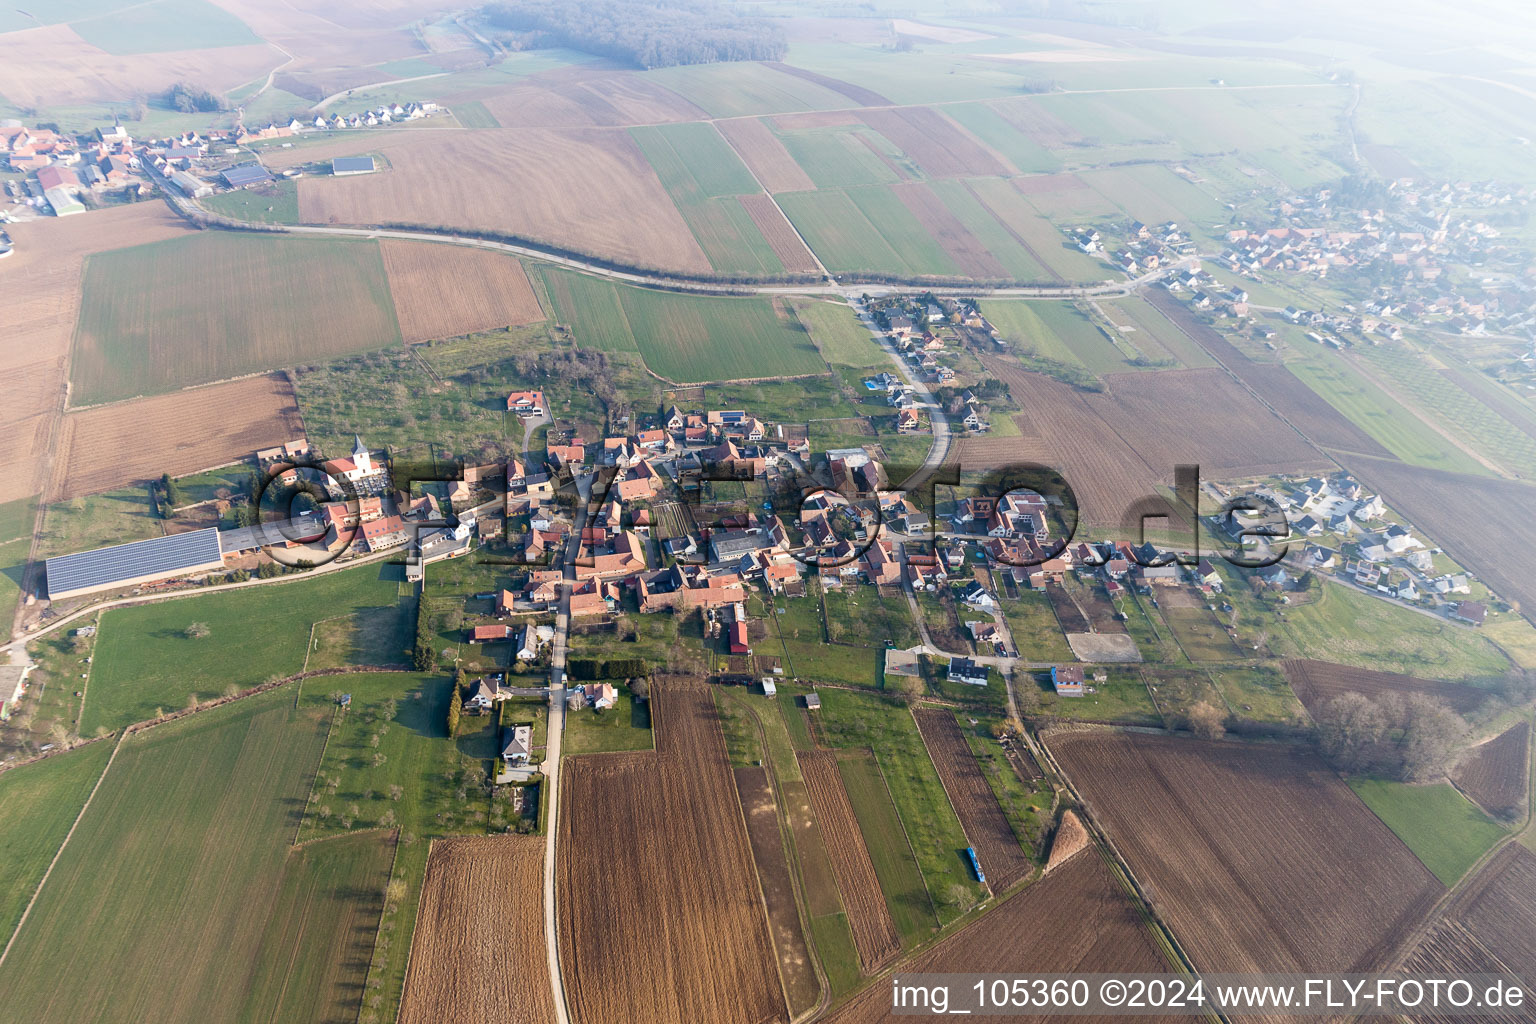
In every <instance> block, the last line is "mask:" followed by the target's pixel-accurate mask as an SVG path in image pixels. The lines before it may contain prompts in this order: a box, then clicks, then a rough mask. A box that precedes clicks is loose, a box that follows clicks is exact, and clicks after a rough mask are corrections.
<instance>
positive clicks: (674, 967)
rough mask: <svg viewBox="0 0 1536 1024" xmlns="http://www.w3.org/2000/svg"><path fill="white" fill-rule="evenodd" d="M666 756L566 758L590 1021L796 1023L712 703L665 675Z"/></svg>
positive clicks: (580, 988)
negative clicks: (778, 968)
mask: <svg viewBox="0 0 1536 1024" xmlns="http://www.w3.org/2000/svg"><path fill="white" fill-rule="evenodd" d="M653 694H654V695H653V696H652V698H651V699H652V702H653V705H654V706H653V708H652V716H653V718H652V720H653V721H654V722H655V723H656V748H657V749H656V751H655V752H654V753H649V752H646V753H635V754H597V755H589V756H585V757H572V758H568V759H567V760H566V761H565V762H564V764H563V766H562V769H561V772H562V776H563V777H562V781H561V800H562V807H561V812H560V817H559V822H560V823H559V828H560V836H559V845H560V848H561V849H562V850H564V851H565V852H564V853H563V854H562V855H561V857H560V862H559V863H558V864H557V865H556V871H557V884H558V887H559V888H558V892H559V897H558V908H559V913H560V956H561V967H562V973H563V976H564V978H565V983H566V987H567V992H568V997H569V1000H570V1007H571V1012H572V1015H573V1017H574V1019H575V1020H576V1021H578V1022H580V1024H671V1022H674V1021H711V1022H719V1024H761V1022H765V1021H783V1020H786V1019H787V1017H788V1014H787V1012H786V1010H785V1006H784V994H783V990H782V988H781V986H780V983H779V978H778V973H777V971H776V970H775V969H774V968H775V960H774V948H773V943H772V941H771V940H770V937H769V933H768V922H767V918H766V916H765V913H764V907H763V897H762V893H761V891H760V890H759V887H758V881H757V877H756V873H755V871H754V870H753V861H752V850H751V847H750V845H749V843H748V840H747V832H746V826H745V823H744V821H743V818H742V812H741V807H740V805H739V804H738V802H737V798H736V788H735V785H734V784H733V782H732V779H731V773H730V768H729V765H728V763H727V760H726V754H725V742H724V740H723V739H722V737H721V735H720V726H719V722H718V717H717V712H716V710H715V704H714V700H713V699H712V698H711V696H710V693H709V690H708V688H707V686H706V685H705V684H704V683H702V682H699V681H695V680H682V679H678V678H675V677H674V678H667V679H664V680H659V681H658V682H657V684H656V686H655V689H654V691H653Z"/></svg>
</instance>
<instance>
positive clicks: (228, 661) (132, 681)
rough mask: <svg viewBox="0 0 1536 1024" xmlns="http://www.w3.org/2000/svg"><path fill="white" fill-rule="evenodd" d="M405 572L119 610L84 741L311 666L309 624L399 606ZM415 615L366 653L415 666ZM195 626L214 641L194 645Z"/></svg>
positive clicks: (345, 576)
mask: <svg viewBox="0 0 1536 1024" xmlns="http://www.w3.org/2000/svg"><path fill="white" fill-rule="evenodd" d="M403 578H404V576H403V570H402V568H401V566H399V565H392V564H384V565H367V566H359V567H358V568H356V569H348V570H346V571H344V572H335V573H327V574H325V575H323V576H316V577H313V578H298V579H295V580H293V581H292V582H287V583H279V584H263V585H261V586H257V587H251V588H248V589H244V590H235V591H229V592H225V593H218V594H208V595H203V596H192V597H186V598H180V599H176V600H170V601H162V602H158V603H155V604H144V605H135V606H133V607H130V608H114V609H111V610H110V611H108V612H106V613H105V614H104V615H103V616H102V619H101V629H100V633H99V634H98V637H97V641H96V653H95V656H94V658H95V660H94V662H93V663H92V666H91V679H90V688H89V690H88V692H87V694H86V702H85V710H84V712H83V713H82V715H81V721H80V730H81V733H82V735H86V736H89V735H92V734H93V733H95V732H96V730H98V729H119V728H122V727H123V726H125V725H128V724H129V723H132V722H138V721H143V720H145V719H148V718H152V717H154V714H155V711H156V709H157V708H158V709H164V710H166V711H175V710H178V709H180V708H181V707H183V706H184V705H185V704H186V703H187V701H188V699H189V698H190V697H191V695H193V694H197V695H199V696H201V697H202V698H204V699H207V698H211V697H217V696H219V695H220V694H222V693H224V692H225V690H226V689H228V688H229V687H238V688H243V687H248V686H255V685H256V684H258V683H260V682H263V681H264V680H266V679H268V678H269V677H271V676H283V675H291V674H293V673H295V672H298V671H299V670H300V669H302V668H303V667H304V656H305V649H306V647H307V646H308V641H309V634H310V626H311V625H312V624H313V623H315V622H317V621H319V620H321V619H327V618H330V617H332V616H335V615H338V614H342V613H343V612H345V611H347V610H349V609H358V608H375V607H393V606H395V605H396V604H397V602H399V590H400V581H401V580H402V579H403ZM411 610H412V609H411V608H410V607H409V606H408V604H402V605H401V606H400V609H399V618H398V623H399V626H398V629H397V630H396V631H395V632H394V634H393V635H392V636H391V637H390V638H389V641H390V642H389V643H388V644H387V645H386V646H384V647H382V648H380V649H377V650H372V651H367V652H364V653H365V656H366V658H367V660H368V663H371V664H398V663H400V662H403V661H407V660H408V658H407V654H406V648H407V647H408V646H409V645H410V636H411V628H412V627H413V623H412V622H411V621H410V615H409V613H410V612H411ZM194 622H200V623H203V624H204V625H206V626H207V627H208V629H209V635H208V636H205V637H202V638H199V639H193V638H190V637H188V636H187V635H186V633H185V630H186V628H187V627H188V626H190V625H191V624H192V623H194Z"/></svg>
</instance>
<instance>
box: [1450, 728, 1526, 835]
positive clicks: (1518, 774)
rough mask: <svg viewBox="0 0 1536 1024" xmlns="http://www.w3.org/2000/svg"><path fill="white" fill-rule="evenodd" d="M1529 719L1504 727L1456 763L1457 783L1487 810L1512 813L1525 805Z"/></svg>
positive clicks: (1498, 813) (1505, 813)
mask: <svg viewBox="0 0 1536 1024" xmlns="http://www.w3.org/2000/svg"><path fill="white" fill-rule="evenodd" d="M1530 751H1531V723H1529V722H1521V723H1520V724H1519V725H1516V726H1513V727H1511V728H1509V729H1506V730H1504V731H1503V732H1501V733H1500V734H1499V735H1497V736H1495V737H1494V738H1493V739H1491V740H1489V741H1488V742H1487V743H1484V744H1482V745H1481V746H1479V747H1478V748H1477V749H1476V750H1474V751H1473V752H1472V754H1471V755H1470V756H1469V757H1468V758H1467V759H1466V760H1465V761H1463V762H1462V763H1461V764H1460V765H1458V766H1457V768H1456V772H1455V775H1454V778H1455V780H1456V785H1457V786H1459V787H1460V788H1461V791H1462V792H1463V793H1466V794H1467V795H1468V796H1470V797H1471V798H1472V799H1473V800H1476V801H1477V802H1478V803H1479V804H1481V805H1482V806H1483V808H1484V809H1486V810H1487V811H1489V812H1490V813H1493V814H1497V815H1509V816H1511V817H1512V816H1514V815H1516V814H1518V813H1519V811H1520V808H1521V807H1523V806H1525V786H1526V780H1527V779H1529V778H1530V774H1531V765H1530Z"/></svg>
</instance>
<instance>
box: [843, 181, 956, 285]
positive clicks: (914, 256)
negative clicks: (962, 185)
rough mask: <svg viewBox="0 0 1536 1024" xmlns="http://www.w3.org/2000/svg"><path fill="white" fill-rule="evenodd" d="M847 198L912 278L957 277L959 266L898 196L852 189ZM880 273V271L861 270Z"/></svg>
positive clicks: (867, 189)
mask: <svg viewBox="0 0 1536 1024" xmlns="http://www.w3.org/2000/svg"><path fill="white" fill-rule="evenodd" d="M847 195H848V198H849V199H851V200H853V204H854V205H855V206H857V207H858V208H859V212H860V213H862V214H863V215H864V217H865V219H866V220H868V221H869V223H870V224H871V225H873V226H874V229H875V230H876V231H878V232H879V233H880V237H882V238H884V239H885V241H886V244H888V245H889V246H890V247H891V250H892V251H893V252H895V253H896V254H897V256H899V257H900V258H901V261H902V263H903V264H904V265H905V269H906V271H907V272H908V273H911V274H919V275H922V274H939V275H958V274H960V273H961V270H960V265H959V264H957V263H956V262H955V261H954V260H953V259H951V258H950V256H949V254H948V253H946V252H945V251H944V247H943V246H941V245H940V244H939V243H938V242H937V241H936V240H935V239H934V237H933V235H932V234H931V233H930V232H929V230H928V229H927V228H926V227H924V226H923V224H922V222H921V221H919V220H918V219H917V217H916V216H914V215H913V213H912V211H911V210H909V209H907V207H906V204H905V203H903V202H902V201H901V199H900V197H899V196H897V195H896V193H895V192H892V191H891V190H890V189H888V188H851V189H849V190H848V192H847ZM862 269H866V270H878V269H881V268H878V267H866V268H862Z"/></svg>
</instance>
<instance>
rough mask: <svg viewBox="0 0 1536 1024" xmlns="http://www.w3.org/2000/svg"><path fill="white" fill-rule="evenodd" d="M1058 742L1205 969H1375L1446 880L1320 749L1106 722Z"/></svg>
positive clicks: (1051, 741) (1055, 749) (1065, 762)
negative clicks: (1119, 727)
mask: <svg viewBox="0 0 1536 1024" xmlns="http://www.w3.org/2000/svg"><path fill="white" fill-rule="evenodd" d="M1046 742H1047V745H1048V746H1049V747H1050V749H1051V752H1052V753H1053V754H1055V755H1056V757H1057V759H1058V760H1059V761H1060V762H1061V765H1062V768H1063V770H1065V771H1066V772H1067V774H1068V775H1069V776H1070V778H1071V779H1072V781H1073V783H1074V784H1075V785H1076V786H1077V788H1078V790H1079V792H1080V793H1081V794H1082V796H1083V799H1084V800H1085V801H1086V804H1087V807H1088V809H1089V811H1090V812H1091V813H1092V814H1094V815H1095V816H1096V817H1097V818H1098V820H1099V823H1100V824H1101V825H1103V827H1104V828H1105V829H1106V830H1107V831H1108V833H1109V835H1110V838H1111V839H1112V840H1113V841H1114V842H1115V843H1116V844H1117V845H1118V847H1119V849H1120V851H1121V853H1122V854H1123V855H1124V856H1125V858H1126V860H1127V861H1128V862H1129V864H1130V867H1131V870H1132V871H1134V872H1135V873H1136V874H1137V875H1138V876H1139V878H1140V880H1141V882H1142V884H1143V885H1145V886H1147V887H1148V888H1149V890H1150V892H1151V894H1152V900H1153V902H1154V903H1155V904H1156V905H1157V906H1158V908H1159V910H1160V911H1161V913H1162V915H1163V916H1164V918H1165V919H1166V920H1167V921H1168V923H1169V924H1170V925H1171V927H1172V928H1173V931H1174V934H1175V935H1176V936H1177V937H1178V938H1179V941H1180V942H1181V943H1182V944H1183V945H1184V948H1185V950H1186V951H1188V953H1189V955H1190V957H1191V958H1192V960H1193V961H1194V965H1195V968H1196V969H1197V970H1200V971H1214V972H1221V971H1229V972H1245V971H1261V970H1262V971H1271V972H1281V971H1308V970H1313V971H1316V970H1329V971H1341V972H1351V971H1361V972H1363V971H1368V970H1371V969H1373V968H1375V967H1378V966H1381V965H1382V962H1383V959H1384V957H1386V955H1387V954H1388V953H1389V952H1390V950H1391V946H1392V943H1393V942H1394V941H1396V939H1397V938H1398V937H1399V936H1400V934H1401V933H1402V932H1403V930H1405V929H1407V928H1411V927H1413V926H1414V925H1415V924H1416V923H1417V922H1418V921H1419V919H1420V918H1421V917H1422V916H1423V914H1424V913H1425V912H1426V911H1427V910H1428V909H1429V907H1430V906H1431V905H1433V903H1434V901H1435V899H1437V898H1438V896H1439V895H1440V893H1441V892H1443V891H1444V890H1443V888H1442V887H1441V885H1440V884H1439V882H1437V881H1436V880H1435V877H1434V876H1433V875H1432V874H1430V873H1429V871H1428V870H1427V869H1426V868H1425V867H1424V866H1423V865H1422V864H1421V863H1419V860H1418V858H1416V857H1415V856H1414V855H1413V853H1412V852H1411V851H1410V850H1409V849H1408V847H1406V846H1404V845H1403V843H1402V841H1401V840H1400V839H1398V838H1397V836H1395V835H1393V834H1392V832H1391V830H1390V829H1388V828H1387V827H1386V826H1385V825H1383V824H1382V823H1381V821H1380V820H1379V819H1378V818H1377V817H1376V816H1375V815H1374V814H1372V813H1371V812H1370V810H1369V809H1368V808H1367V807H1366V806H1365V805H1364V804H1363V803H1361V802H1360V800H1359V798H1358V797H1356V796H1355V794H1354V793H1353V792H1351V791H1350V789H1349V787H1348V786H1346V785H1345V784H1344V783H1343V782H1342V781H1340V780H1339V778H1338V776H1337V775H1336V774H1334V773H1333V772H1332V771H1331V770H1330V769H1329V768H1328V767H1327V765H1325V764H1324V763H1323V762H1322V761H1321V760H1320V759H1319V758H1318V757H1317V756H1316V755H1314V754H1312V753H1311V752H1309V751H1305V750H1302V749H1299V748H1295V747H1289V746H1279V745H1259V744H1242V743H1208V742H1202V741H1197V740H1190V739H1185V738H1182V737H1172V736H1161V735H1147V734H1134V733H1119V732H1112V731H1109V730H1093V731H1082V732H1061V733H1056V734H1054V735H1052V736H1049V737H1047V740H1046Z"/></svg>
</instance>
